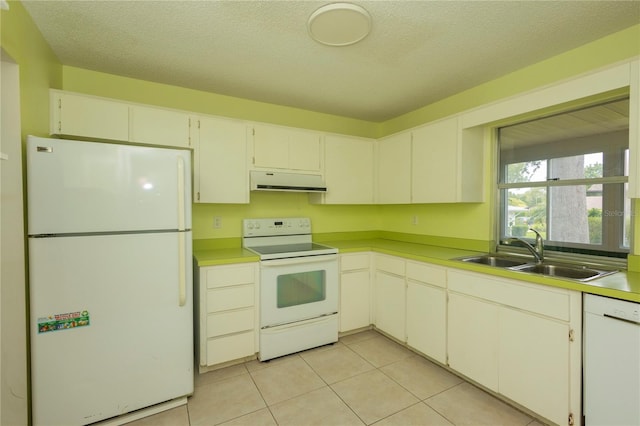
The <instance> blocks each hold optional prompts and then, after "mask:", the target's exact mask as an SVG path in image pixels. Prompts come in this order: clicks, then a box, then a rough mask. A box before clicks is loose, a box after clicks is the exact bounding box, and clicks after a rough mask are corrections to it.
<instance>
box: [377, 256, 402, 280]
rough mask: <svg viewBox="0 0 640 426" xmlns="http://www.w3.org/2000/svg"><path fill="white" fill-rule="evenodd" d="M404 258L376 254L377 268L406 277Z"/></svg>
mask: <svg viewBox="0 0 640 426" xmlns="http://www.w3.org/2000/svg"><path fill="white" fill-rule="evenodd" d="M404 265H405V261H404V259H399V258H396V257H391V256H381V255H377V256H376V269H377V270H379V271H385V272H389V273H390V274H395V275H400V276H402V277H404Z"/></svg>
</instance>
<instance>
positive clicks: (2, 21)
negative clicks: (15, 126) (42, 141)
mask: <svg viewBox="0 0 640 426" xmlns="http://www.w3.org/2000/svg"><path fill="white" fill-rule="evenodd" d="M0 34H1V38H0V43H1V44H2V49H3V50H4V51H5V52H6V53H7V54H8V55H9V56H10V57H11V59H13V61H14V62H15V63H17V64H18V65H19V66H20V109H21V126H22V135H23V138H24V136H25V135H28V134H34V135H37V136H47V135H48V134H49V88H50V87H51V88H62V65H61V64H60V62H59V61H58V59H57V58H56V56H55V55H54V53H53V51H52V50H51V48H50V47H49V45H48V44H47V42H45V40H44V38H43V37H42V35H41V33H40V31H39V30H38V28H37V27H36V26H35V24H34V23H33V20H32V19H31V16H29V14H28V13H27V12H26V10H25V9H24V7H23V6H22V3H20V2H17V1H10V2H9V10H2V11H1V12H0Z"/></svg>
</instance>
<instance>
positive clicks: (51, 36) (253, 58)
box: [23, 0, 640, 122]
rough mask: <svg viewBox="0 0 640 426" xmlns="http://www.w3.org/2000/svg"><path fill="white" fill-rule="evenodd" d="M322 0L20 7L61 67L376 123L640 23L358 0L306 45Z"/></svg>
mask: <svg viewBox="0 0 640 426" xmlns="http://www.w3.org/2000/svg"><path fill="white" fill-rule="evenodd" d="M331 2H332V0H327V1H311V0H310V1H274V0H263V1H213V0H203V1H171V0H162V1H148V0H147V1H140V0H129V1H113V0H110V1H99V0H91V1H78V0H73V1H66V0H55V1H52V0H48V1H33V0H23V4H24V6H25V8H26V10H27V11H28V13H29V14H30V15H31V16H32V17H33V20H34V21H35V23H36V25H37V26H38V28H39V29H40V31H41V32H42V34H43V35H44V38H45V39H46V40H47V41H48V42H49V44H50V45H51V47H52V48H53V50H54V52H55V54H56V55H57V56H58V59H59V60H60V62H62V63H63V64H64V65H70V66H74V67H79V68H85V69H89V70H95V71H101V72H106V73H111V74H117V75H122V76H127V77H132V78H137V79H143V80H148V81H154V82H159V83H166V84H170V85H176V86H181V87H186V88H191V89H197V90H203V91H207V92H214V93H218V94H223V95H229V96H234V97H239V98H246V99H251V100H256V101H261V102H267V103H274V104H279V105H286V106H291V107H296V108H302V109H306V110H311V111H317V112H322V113H329V114H335V115H339V116H344V117H351V118H356V119H362V120H367V121H373V122H379V121H384V120H388V119H390V118H393V117H396V116H399V115H401V114H404V113H407V112H409V111H412V110H415V109H417V108H420V107H422V106H425V105H428V104H430V103H433V102H436V101H438V100H440V99H443V98H446V97H448V96H451V95H453V94H455V93H458V92H461V91H463V90H465V89H468V88H471V87H473V86H476V85H478V84H481V83H483V82H486V81H490V80H492V79H495V78H498V77H500V76H502V75H505V74H508V73H510V72H512V71H515V70H517V69H519V68H523V67H525V66H527V65H530V64H533V63H536V62H539V61H541V60H544V59H546V58H549V57H551V56H554V55H557V54H559V53H562V52H564V51H567V50H570V49H573V48H575V47H578V46H580V45H583V44H586V43H589V42H591V41H593V40H596V39H598V38H601V37H604V36H606V35H608V34H611V33H614V32H616V31H619V30H622V29H625V28H628V27H630V26H633V25H636V24H638V23H639V22H640V0H632V1H528V0H527V1H518V0H511V1H456V0H453V1H355V2H354V3H355V4H358V5H360V6H363V7H364V8H366V9H367V10H368V12H369V14H370V15H371V18H372V30H371V33H370V34H369V35H368V36H367V37H366V38H365V39H364V40H362V41H361V42H359V43H357V44H354V45H351V46H343V47H331V46H326V45H323V44H320V43H318V42H316V41H314V40H312V39H311V38H310V37H309V35H308V32H307V26H306V24H307V19H308V18H309V16H310V15H311V14H312V13H313V12H314V11H315V10H316V9H318V8H319V7H320V6H323V5H325V4H327V3H331Z"/></svg>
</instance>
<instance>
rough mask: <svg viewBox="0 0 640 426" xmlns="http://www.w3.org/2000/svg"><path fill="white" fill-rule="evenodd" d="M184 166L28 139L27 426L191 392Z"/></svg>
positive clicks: (83, 419)
mask: <svg viewBox="0 0 640 426" xmlns="http://www.w3.org/2000/svg"><path fill="white" fill-rule="evenodd" d="M190 165H191V153H190V151H188V150H176V149H162V148H149V147H140V146H132V145H120V144H109V143H97V142H81V141H73V140H61V139H46V138H38V137H33V136H29V137H28V138H27V197H28V235H29V293H30V294H29V297H30V314H29V316H30V338H31V389H32V414H33V424H34V425H65V426H68V425H81V424H89V423H93V422H97V421H100V420H103V419H109V418H111V417H115V416H119V415H122V414H125V413H129V412H132V411H134V410H139V409H142V408H145V407H148V406H151V405H154V404H159V403H165V405H167V404H169V405H171V404H173V405H179V404H183V403H185V402H186V396H187V395H189V394H191V393H193V331H192V329H193V286H192V268H191V267H190V265H191V251H192V249H191V168H190ZM167 401H170V402H167Z"/></svg>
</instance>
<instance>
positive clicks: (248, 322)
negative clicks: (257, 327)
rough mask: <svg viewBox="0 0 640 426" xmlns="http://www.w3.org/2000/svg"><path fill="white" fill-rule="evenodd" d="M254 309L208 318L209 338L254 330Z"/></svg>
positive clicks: (219, 314)
mask: <svg viewBox="0 0 640 426" xmlns="http://www.w3.org/2000/svg"><path fill="white" fill-rule="evenodd" d="M253 326H254V311H253V308H249V309H242V310H238V311H231V312H218V313H214V314H209V315H208V316H207V337H216V336H222V335H225V334H231V333H238V332H241V331H250V330H253Z"/></svg>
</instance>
